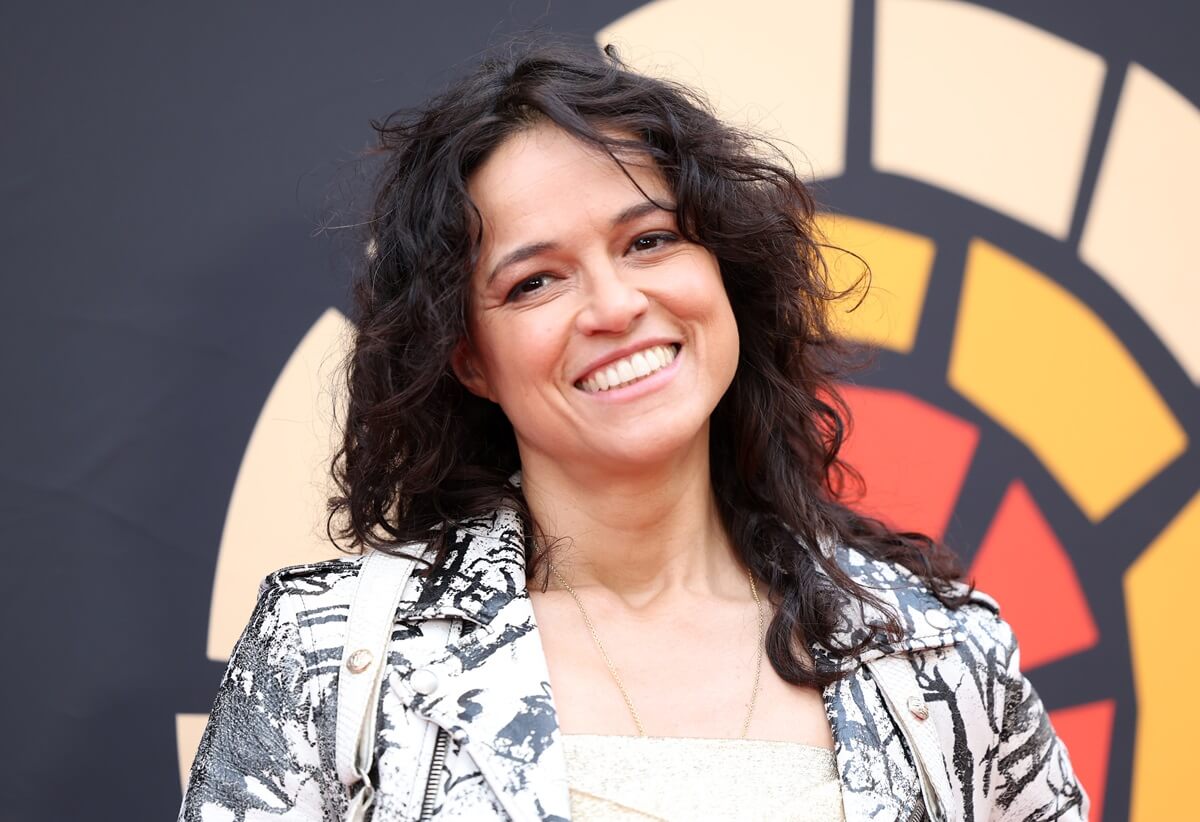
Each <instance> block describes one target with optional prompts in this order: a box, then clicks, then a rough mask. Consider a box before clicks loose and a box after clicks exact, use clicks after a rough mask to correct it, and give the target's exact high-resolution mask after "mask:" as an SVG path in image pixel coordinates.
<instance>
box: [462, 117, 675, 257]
mask: <svg viewBox="0 0 1200 822" xmlns="http://www.w3.org/2000/svg"><path fill="white" fill-rule="evenodd" d="M621 159H622V162H621V164H620V165H618V163H617V162H616V161H615V160H614V159H613V158H612V157H610V156H609V155H608V154H606V153H605V152H604V151H603V150H601V149H599V148H597V147H595V146H593V145H590V144H587V143H584V142H582V141H581V140H579V139H577V138H575V137H573V136H572V135H570V134H568V133H567V132H565V131H563V130H562V129H560V128H558V127H557V126H554V125H550V124H545V123H541V124H538V125H535V126H532V127H530V128H528V129H526V130H524V131H521V132H519V133H517V134H515V135H513V136H511V137H509V138H508V139H507V140H505V141H504V142H503V143H501V144H500V145H499V146H498V147H497V148H496V150H495V151H493V152H492V154H491V156H489V157H488V159H487V160H486V161H485V162H484V163H483V164H482V165H481V166H480V167H479V168H478V169H477V170H476V172H475V173H474V174H473V175H472V176H471V179H470V180H469V181H468V186H467V188H468V191H469V193H470V195H471V199H472V200H473V201H474V202H475V205H476V207H477V208H478V209H479V212H480V215H481V216H482V217H483V223H484V226H483V229H484V231H483V233H484V253H485V254H486V253H487V251H488V250H489V248H491V249H495V247H496V246H497V245H502V244H505V243H507V242H526V241H530V240H553V239H555V238H554V237H552V236H550V234H552V233H554V232H556V231H567V230H570V229H572V228H580V227H581V226H583V225H590V224H593V223H595V224H596V225H606V224H608V223H609V221H611V219H612V218H613V216H615V215H616V214H618V213H619V212H621V211H622V210H624V209H626V208H628V207H629V206H630V205H634V204H636V203H638V202H644V201H645V199H646V195H649V196H650V197H652V198H654V199H655V200H656V201H659V202H662V201H664V200H669V199H670V191H669V189H668V187H667V184H666V181H665V180H664V179H663V176H662V174H661V172H660V171H659V170H658V168H657V167H656V166H655V165H654V164H653V162H652V161H651V160H650V158H649V157H648V156H645V155H642V156H626V157H622V158H621ZM622 169H624V170H622ZM631 177H632V178H633V179H630V178H631ZM635 182H636V184H635ZM639 186H640V188H641V191H639V190H638V189H639ZM642 192H645V193H644V194H643V193H642ZM534 234H536V235H539V236H532V235H534Z"/></svg>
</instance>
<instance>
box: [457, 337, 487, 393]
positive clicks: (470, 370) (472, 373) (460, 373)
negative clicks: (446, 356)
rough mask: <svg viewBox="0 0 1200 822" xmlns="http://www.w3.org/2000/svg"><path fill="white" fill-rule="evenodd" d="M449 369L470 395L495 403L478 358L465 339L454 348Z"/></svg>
mask: <svg viewBox="0 0 1200 822" xmlns="http://www.w3.org/2000/svg"><path fill="white" fill-rule="evenodd" d="M450 367H451V368H452V369H453V370H454V376H456V377H458V381H459V382H461V383H462V384H463V387H464V388H466V389H467V390H468V391H470V392H471V393H472V394H474V395H475V396H477V397H482V398H483V399H485V400H491V401H492V402H495V401H496V398H495V397H493V396H492V389H491V386H490V385H488V381H487V377H485V376H484V374H483V369H482V368H481V367H480V366H479V360H478V357H477V356H476V354H475V352H474V350H473V349H472V348H471V343H470V342H468V341H467V339H466V338H465V337H464V338H463V339H461V340H459V341H458V344H457V345H456V346H454V351H453V353H451V355H450Z"/></svg>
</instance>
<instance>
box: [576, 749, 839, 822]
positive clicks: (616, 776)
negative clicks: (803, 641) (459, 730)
mask: <svg viewBox="0 0 1200 822" xmlns="http://www.w3.org/2000/svg"><path fill="white" fill-rule="evenodd" d="M562 738H563V742H564V747H565V750H566V755H567V780H568V783H569V785H570V793H571V817H572V819H574V820H577V822H633V820H651V819H658V820H717V819H719V820H730V819H738V820H751V819H761V820H772V822H842V821H843V820H844V819H845V816H844V815H843V813H842V793H841V783H840V782H839V781H838V773H837V765H836V761H835V760H834V756H833V751H830V750H827V749H825V748H818V747H814V746H811V745H801V744H799V743H797V742H763V741H760V740H756V739H686V738H668V737H655V736H651V737H636V736H601V735H594V734H564V735H563V737H562Z"/></svg>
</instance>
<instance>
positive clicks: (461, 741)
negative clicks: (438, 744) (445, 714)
mask: <svg viewBox="0 0 1200 822" xmlns="http://www.w3.org/2000/svg"><path fill="white" fill-rule="evenodd" d="M450 738H451V739H453V740H454V744H455V745H466V744H467V739H468V737H467V732H466V731H464V730H463V729H462V728H455V729H454V732H453V733H452V734H450Z"/></svg>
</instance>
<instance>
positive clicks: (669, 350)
mask: <svg viewBox="0 0 1200 822" xmlns="http://www.w3.org/2000/svg"><path fill="white" fill-rule="evenodd" d="M681 347H682V346H680V345H679V344H678V343H672V344H671V345H656V346H653V347H651V348H646V349H644V350H642V351H638V352H637V353H635V354H630V355H629V356H628V357H623V358H621V359H619V360H617V361H616V362H610V363H609V364H608V365H606V366H604V367H603V368H597V369H596V370H595V371H593V372H592V373H591V374H588V375H587V377H585V378H584V379H582V380H579V381H578V382H577V383H575V387H576V388H578V389H579V390H580V391H586V392H587V393H589V394H597V393H600V392H603V391H611V390H612V389H614V388H624V387H625V386H627V385H633V384H634V383H635V382H638V381H640V380H643V379H645V378H646V377H649V376H650V375H651V374H653V373H655V372H657V371H661V370H663V369H664V368H666V367H667V366H668V365H670V364H671V363H672V362H674V361H675V357H676V356H678V354H679V349H680V348H681Z"/></svg>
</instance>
